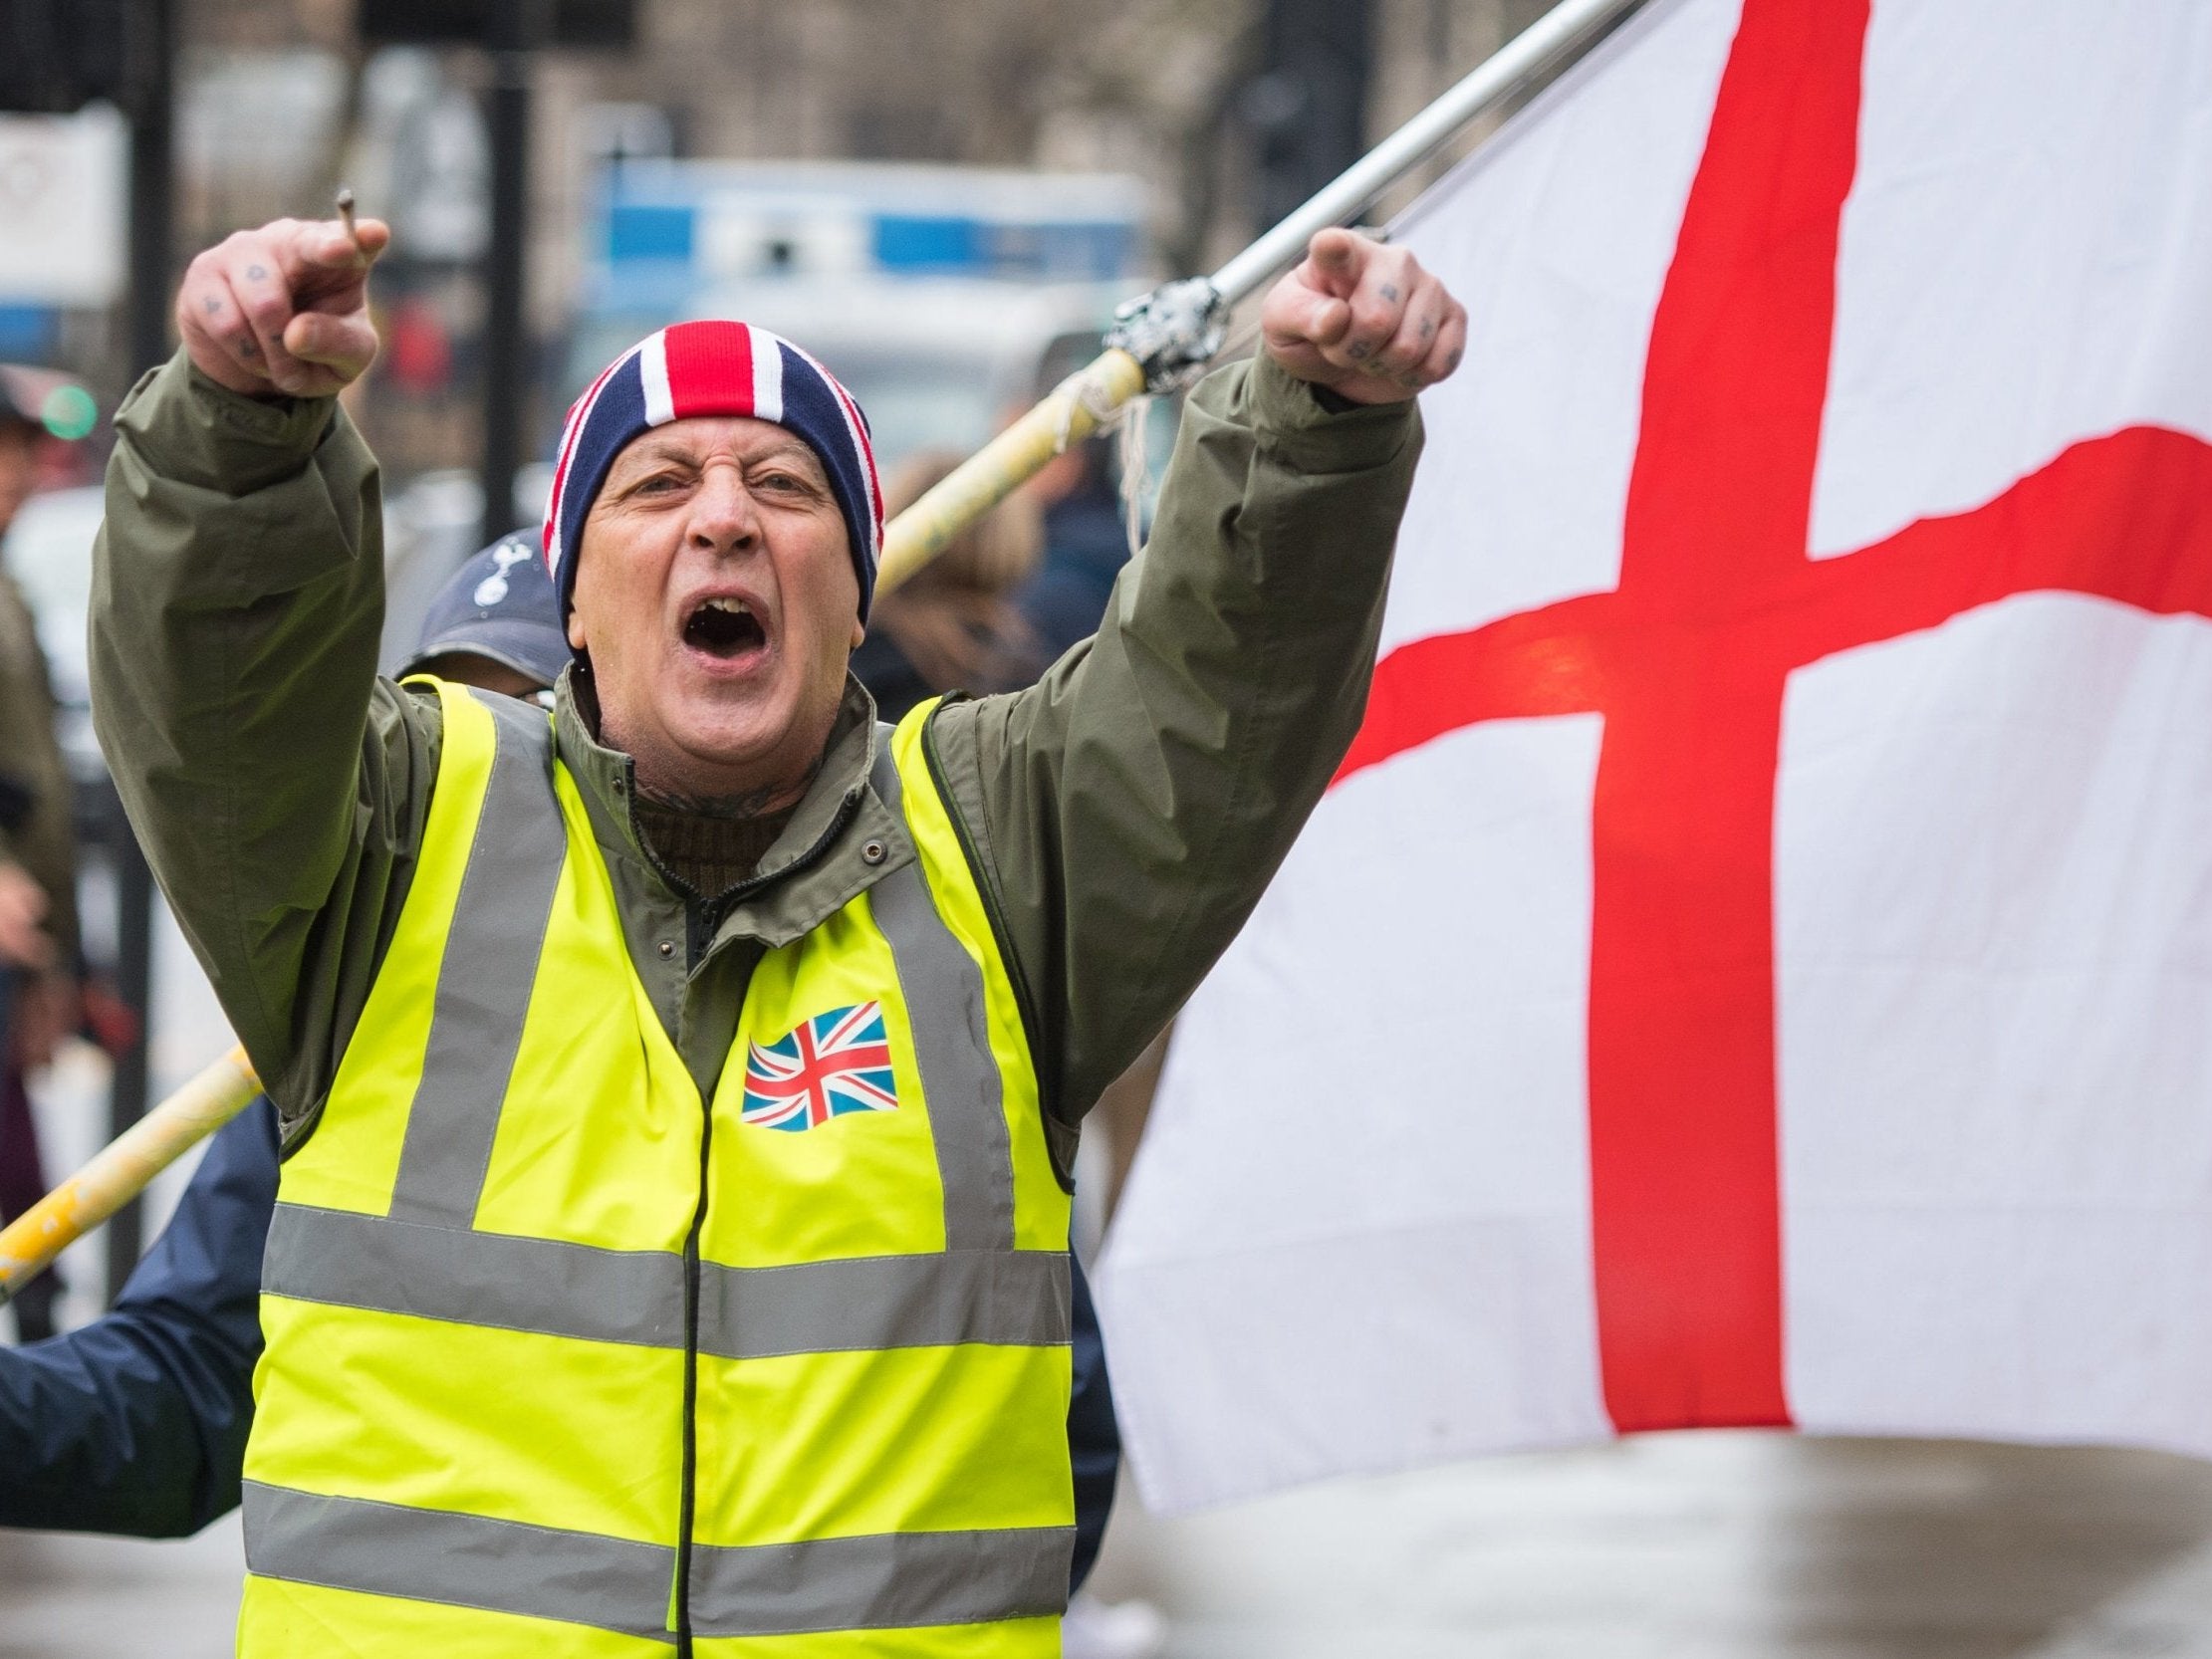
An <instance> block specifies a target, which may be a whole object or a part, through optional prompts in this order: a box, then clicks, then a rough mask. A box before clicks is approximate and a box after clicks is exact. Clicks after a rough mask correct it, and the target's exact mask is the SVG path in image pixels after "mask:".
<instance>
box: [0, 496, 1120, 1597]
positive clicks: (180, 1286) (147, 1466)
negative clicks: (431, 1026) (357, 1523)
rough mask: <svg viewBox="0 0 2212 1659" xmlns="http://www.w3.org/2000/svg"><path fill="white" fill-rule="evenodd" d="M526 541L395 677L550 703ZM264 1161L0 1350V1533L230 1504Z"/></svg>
mask: <svg viewBox="0 0 2212 1659" xmlns="http://www.w3.org/2000/svg"><path fill="white" fill-rule="evenodd" d="M539 535H540V533H539V532H538V531H537V530H535V529H532V530H527V531H519V532H517V533H515V534H514V535H511V536H507V537H504V538H502V539H501V540H500V541H498V542H495V543H494V544H492V546H490V547H488V548H486V549H484V551H483V552H481V553H479V554H477V555H476V556H475V557H474V558H472V559H470V560H469V562H468V563H467V564H466V565H464V566H462V567H461V569H460V570H459V571H458V572H457V573H456V574H455V575H454V576H453V578H452V580H451V581H449V582H448V583H447V584H446V586H445V587H444V588H443V589H442V590H441V591H440V592H439V593H438V596H437V597H436V598H435V599H433V600H432V601H431V604H430V607H429V609H428V611H427V612H426V613H425V615H424V616H423V619H422V629H421V634H420V638H419V640H418V642H417V647H416V650H415V654H414V655H413V657H411V658H410V659H409V660H408V661H407V662H406V664H405V665H404V666H403V667H402V668H401V670H400V672H401V674H402V675H406V674H430V675H434V676H436V677H437V678H439V679H443V680H449V681H451V682H453V683H455V684H458V685H473V686H478V687H481V688H482V689H484V690H486V691H497V692H500V693H502V694H504V695H507V696H511V697H519V698H522V699H524V700H526V701H533V702H539V703H549V702H550V697H551V693H552V687H553V682H554V681H555V680H556V679H558V678H559V677H560V673H561V670H562V668H564V667H565V666H567V664H568V660H569V642H568V638H567V636H566V635H565V634H564V633H563V632H562V631H561V626H560V622H559V620H558V617H559V608H558V604H557V601H556V600H555V597H554V592H553V583H552V580H551V579H550V578H549V577H548V576H547V574H546V568H545V564H544V561H543V560H542V559H541V558H540V556H539V545H540V541H539ZM277 1164H278V1160H277V1113H276V1108H275V1107H274V1106H273V1105H272V1104H271V1103H270V1102H269V1100H268V1099H267V1098H266V1097H264V1098H262V1099H258V1100H256V1101H254V1102H253V1104H252V1105H250V1106H248V1107H247V1108H246V1110H245V1111H244V1112H242V1113H240V1114H239V1116H238V1117H236V1118H235V1119H233V1120H232V1121H231V1122H230V1123H229V1124H227V1125H225V1126H224V1127H223V1128H222V1129H220V1130H219V1131H217V1133H216V1134H215V1137H214V1139H213V1140H212V1141H211V1142H210V1143H209V1145H208V1149H207V1154H206V1156H205V1157H204V1158H202V1159H201V1160H200V1165H199V1168H198V1169H197V1170H195V1171H194V1172H193V1175H192V1180H191V1182H190V1184H189V1185H188V1186H187V1187H186V1188H185V1190H184V1196H183V1198H182V1199H181V1200H180V1201H179V1202H178V1204H177V1207H176V1213H175V1215H174V1216H173V1217H171V1218H170V1221H169V1224H168V1226H167V1227H166V1228H164V1229H163V1230H162V1232H161V1235H160V1237H159V1238H157V1239H156V1240H155V1241H154V1244H153V1248H152V1249H151V1250H150V1251H149V1252H147V1254H146V1257H145V1260H144V1261H142V1262H140V1263H139V1264H138V1267H137V1271H136V1272H134V1273H133V1274H132V1275H131V1276H130V1281H129V1283H128V1284H127V1285H125V1286H124V1287H123V1295H122V1297H121V1298H119V1299H118V1301H117V1303H116V1305H115V1308H114V1310H113V1311H111V1312H110V1313H108V1314H107V1315H106V1316H104V1317H102V1318H99V1319H96V1320H94V1321H93V1322H92V1323H91V1324H89V1325H86V1326H85V1327H84V1328H82V1329H80V1330H73V1331H71V1332H70V1333H69V1334H67V1335H65V1336H60V1337H57V1338H55V1339H54V1340H52V1341H49V1342H42V1343H40V1344H39V1345H37V1346H36V1347H32V1348H26V1349H20V1350H15V1351H0V1526H6V1527H40V1528H64V1529H69V1530H72V1531H78V1532H94V1533H120V1534H125V1535H128V1536H131V1537H137V1538H174V1537H179V1536H182V1535H185V1534H189V1533H195V1532H197V1531H199V1529H200V1528H202V1527H204V1526H206V1525H207V1524H208V1523H209V1522H210V1521H212V1520H214V1519H215V1518H216V1517H218V1516H221V1515H226V1514H228V1513H229V1512H230V1511H232V1510H234V1509H236V1508H237V1507H238V1498H239V1480H240V1476H241V1471H242V1467H243V1464H244V1459H245V1451H246V1431H247V1429H248V1427H249V1426H250V1425H251V1422H252V1417H253V1367H254V1362H255V1361H256V1360H257V1359H259V1358H260V1356H261V1347H262V1341H261V1322H260V1308H259V1302H260V1293H261V1259H262V1252H263V1248H264V1246H265V1245H266V1243H267V1241H268V1236H269V1218H270V1213H271V1211H272V1210H273V1209H274V1208H275V1205H276V1198H277ZM34 1283H36V1282H34ZM1075 1297H1076V1308H1075V1316H1074V1320H1073V1325H1074V1367H1073V1368H1074V1388H1073V1394H1072V1398H1071V1400H1070V1403H1069V1408H1068V1438H1069V1452H1070V1454H1071V1458H1072V1461H1073V1463H1074V1465H1075V1472H1076V1512H1077V1533H1078V1537H1077V1543H1076V1553H1075V1581H1076V1582H1077V1583H1079V1584H1080V1583H1081V1582H1082V1580H1083V1577H1084V1575H1085V1574H1087V1573H1088V1572H1089V1571H1090V1570H1091V1563H1092V1561H1093V1560H1094V1559H1095V1558H1096V1556H1097V1554H1098V1550H1099V1541H1100V1539H1101V1538H1102V1537H1103V1536H1104V1535H1105V1532H1106V1512H1107V1510H1108V1508H1109V1507H1110V1506H1111V1504H1112V1501H1113V1484H1114V1478H1115V1476H1116V1474H1117V1473H1118V1471H1119V1468H1120V1459H1121V1446H1120V1438H1119V1435H1118V1433H1117V1431H1116V1430H1115V1427H1114V1422H1113V1399H1112V1394H1111V1391H1110V1389H1109V1387H1108V1384H1107V1381H1106V1355H1105V1350H1104V1348H1103V1346H1102V1345H1101V1343H1100V1339H1099V1326H1098V1316H1097V1314H1096V1313H1095V1312H1094V1311H1093V1309H1092V1304H1091V1293H1090V1290H1089V1289H1088V1287H1086V1285H1085V1284H1084V1282H1083V1275H1082V1273H1081V1270H1078V1271H1077V1272H1076V1274H1075Z"/></svg>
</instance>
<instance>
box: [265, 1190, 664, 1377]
mask: <svg viewBox="0 0 2212 1659" xmlns="http://www.w3.org/2000/svg"><path fill="white" fill-rule="evenodd" d="M261 1288H262V1289H263V1290H264V1291H266V1292H267V1293H269V1294H270V1295H272V1296H280V1297H295V1298H297V1299H299V1300H300V1301H302V1302H327V1303H338V1304H339V1305H341V1306H345V1307H367V1308H371V1309H374V1310H376V1311H379V1312H385V1313H412V1314H415V1315H416V1316H418V1317H420V1318H425V1319H450V1320H453V1321H455V1322H457V1323H462V1324H479V1325H495V1326H498V1327H500V1328H502V1329H506V1330H531V1331H538V1332H541V1333H543V1334H545V1335H548V1336H576V1337H581V1338H582V1339H584V1340H585V1341H588V1342H629V1343H633V1344H637V1345H640V1346H645V1347H655V1348H680V1347H681V1346H683V1258H682V1257H681V1256H678V1255H676V1254H675V1253H674V1252H672V1251H622V1250H596V1249H593V1248H592V1247H591V1246H589V1245H578V1244H568V1243H564V1242H563V1241H562V1240H559V1239H518V1238H513V1237H510V1236H508V1235H506V1234H501V1233H471V1232H462V1231H460V1230H458V1229H455V1228H450V1227H421V1226H417V1225H415V1224H414V1223H412V1222H404V1221H386V1220H384V1219H383V1218H382V1217H381V1216H364V1215H355V1214H352V1213H349V1212H348V1211H344V1210H321V1209H313V1208H310V1207H308V1206H306V1205H301V1204H283V1203H280V1204H279V1205H278V1206H277V1208H276V1214H275V1215H274V1216H273V1217H272V1218H271V1220H270V1224H269V1250H268V1254H267V1255H266V1256H265V1257H264V1258H263V1259H262V1267H261Z"/></svg>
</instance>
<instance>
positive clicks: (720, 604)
mask: <svg viewBox="0 0 2212 1659" xmlns="http://www.w3.org/2000/svg"><path fill="white" fill-rule="evenodd" d="M700 608H701V609H703V610H726V611H728V612H729V613H730V614H731V615H733V616H749V615H751V614H752V611H751V610H750V609H749V608H748V607H747V605H746V603H745V601H744V600H743V599H709V600H707V601H706V603H705V604H704V605H702V606H700Z"/></svg>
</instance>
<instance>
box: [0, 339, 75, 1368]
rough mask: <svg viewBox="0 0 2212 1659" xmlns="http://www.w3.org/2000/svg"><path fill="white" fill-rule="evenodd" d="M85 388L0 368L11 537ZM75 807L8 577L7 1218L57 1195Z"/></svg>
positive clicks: (23, 1302)
mask: <svg viewBox="0 0 2212 1659" xmlns="http://www.w3.org/2000/svg"><path fill="white" fill-rule="evenodd" d="M75 390H76V388H74V387H72V386H71V385H70V383H69V382H68V381H67V380H65V379H64V378H63V377H62V376H60V375H58V374H52V373H48V372H46V371H45V370H42V369H34V368H26V367H23V366H22V365H20V364H16V363H0V536H5V535H6V534H7V530H8V526H9V525H10V524H12V523H13V522H14V520H15V516H16V514H17V513H18V512H19V511H20V510H21V509H22V506H23V504H24V502H26V501H27V500H29V499H30V497H31V495H32V494H33V492H34V491H35V490H36V489H37V487H38V479H39V470H40V460H41V457H42V454H43V453H44V451H45V450H46V449H47V448H48V446H49V445H52V444H55V443H58V442H61V441H63V440H62V434H61V433H60V432H59V431H57V430H55V429H54V426H53V422H52V421H51V419H50V417H49V415H48V410H49V409H50V408H52V407H53V406H55V404H56V400H57V397H58V396H60V397H65V398H66V397H67V395H68V393H70V392H72V391H75ZM77 395H78V396H79V397H80V398H81V397H82V396H83V393H82V392H78V393H77ZM71 806H72V803H71V789H70V780H69V772H68V769H67V767H66V766H65V765H64V764H63V761H62V751H61V745H60V744H59V743H58V742H57V741H56V739H55V735H54V692H53V687H52V684H51V682H50V679H49V676H48V672H47V663H46V653H45V652H44V651H43V650H41V649H40V648H39V640H38V631H37V628H36V626H35V625H34V623H33V620H32V616H31V608H30V606H29V605H28V604H26V603H25V602H24V598H23V593H22V591H21V590H20V589H19V588H17V586H16V584H15V580H14V579H13V578H12V577H10V576H6V575H0V967H4V971H0V1033H4V1036H0V1220H7V1221H12V1220H14V1219H15V1217H16V1216H18V1215H20V1214H21V1213H22V1212H23V1210H24V1209H25V1208H27V1207H28V1206H29V1205H31V1204H34V1203H36V1202H37V1201H38V1199H39V1196H40V1195H41V1194H42V1193H43V1192H45V1190H46V1182H45V1178H44V1176H45V1172H44V1170H43V1169H42V1168H41V1166H40V1159H39V1143H38V1129H37V1125H36V1122H35V1120H34V1119H33V1117H32V1115H31V1097H30V1093H29V1090H28V1089H27V1088H26V1086H25V1081H24V1077H25V1073H26V1071H30V1070H36V1069H38V1068H39V1067H43V1066H45V1065H47V1064H48V1063H49V1062H50V1061H52V1060H53V1058H54V1052H55V1049H56V1048H57V1047H58V1046H59V1045H60V1043H61V1041H62V1039H63V1038H64V1037H66V1036H67V1035H68V1034H69V1033H70V1032H71V1031H72V1030H74V1029H75V1027H76V1024H77V1017H78V984H79V962H78V953H77V855H76V845H75V841H74V837H73V831H72V828H71ZM60 1291H61V1285H60V1282H59V1280H57V1279H56V1278H55V1277H54V1276H53V1275H48V1276H46V1277H45V1278H44V1279H42V1280H41V1281H40V1282H39V1283H38V1284H36V1285H35V1286H29V1287H26V1288H25V1290H24V1292H23V1294H21V1295H20V1296H18V1297H17V1298H16V1300H15V1303H14V1307H15V1318H16V1331H17V1334H18V1335H19V1336H20V1337H21V1338H22V1339H23V1340H25V1341H32V1340H36V1339H37V1338H39V1337H42V1336H46V1335H48V1334H51V1332H52V1331H53V1329H54V1301H55V1298H56V1297H57V1296H58V1295H59V1294H60Z"/></svg>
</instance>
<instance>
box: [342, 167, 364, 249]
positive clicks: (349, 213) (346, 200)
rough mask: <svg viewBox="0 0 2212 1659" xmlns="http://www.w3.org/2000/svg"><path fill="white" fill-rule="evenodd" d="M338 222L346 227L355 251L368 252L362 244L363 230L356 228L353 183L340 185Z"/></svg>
mask: <svg viewBox="0 0 2212 1659" xmlns="http://www.w3.org/2000/svg"><path fill="white" fill-rule="evenodd" d="M338 222H339V223H340V224H342V225H344V226H345V227H346V235H347V237H348V238H349V239H350V240H351V241H352V242H353V244H354V251H355V252H356V253H363V252H366V251H367V250H366V249H364V248H363V247H362V245H361V232H360V231H358V230H356V229H355V228H354V187H353V186H352V185H351V184H341V185H340V186H339V187H338Z"/></svg>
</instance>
